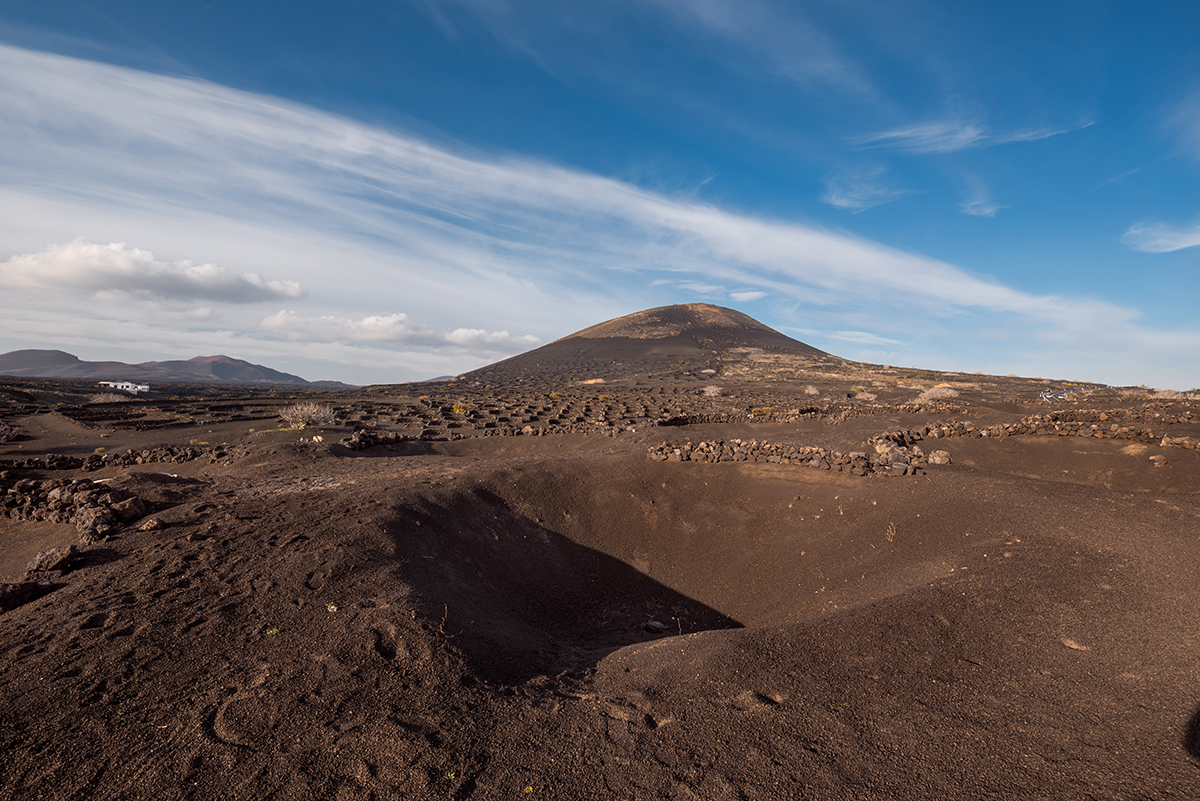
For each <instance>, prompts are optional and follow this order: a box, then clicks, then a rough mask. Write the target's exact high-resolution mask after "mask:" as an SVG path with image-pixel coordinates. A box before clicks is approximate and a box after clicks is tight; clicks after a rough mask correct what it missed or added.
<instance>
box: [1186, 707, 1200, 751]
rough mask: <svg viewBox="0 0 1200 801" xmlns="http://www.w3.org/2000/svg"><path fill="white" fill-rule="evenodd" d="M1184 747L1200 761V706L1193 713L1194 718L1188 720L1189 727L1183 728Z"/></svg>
mask: <svg viewBox="0 0 1200 801" xmlns="http://www.w3.org/2000/svg"><path fill="white" fill-rule="evenodd" d="M1183 747H1184V749H1186V750H1187V752H1188V753H1189V754H1190V755H1191V757H1192V759H1195V760H1196V761H1197V762H1200V706H1198V707H1196V711H1195V712H1193V713H1192V719H1191V720H1189V721H1188V724H1187V727H1186V728H1185V729H1184V730H1183Z"/></svg>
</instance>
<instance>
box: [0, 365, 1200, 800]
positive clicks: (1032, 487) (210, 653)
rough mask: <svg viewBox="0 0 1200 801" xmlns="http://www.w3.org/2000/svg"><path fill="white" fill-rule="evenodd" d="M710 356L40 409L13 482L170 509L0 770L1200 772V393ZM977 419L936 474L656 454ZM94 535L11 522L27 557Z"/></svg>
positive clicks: (936, 781)
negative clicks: (718, 373) (870, 379)
mask: <svg viewBox="0 0 1200 801" xmlns="http://www.w3.org/2000/svg"><path fill="white" fill-rule="evenodd" d="M680 368H681V369H679V370H676V371H675V372H674V373H669V371H667V370H666V368H665V367H663V366H661V365H660V367H659V369H660V370H661V371H662V374H661V375H660V377H658V378H656V379H655V378H651V379H647V378H641V379H638V380H639V381H641V382H642V385H641V386H638V385H637V384H636V382H635V381H631V382H628V383H610V384H594V385H593V384H589V385H580V384H578V383H575V384H572V383H571V379H570V378H566V377H563V376H559V377H558V379H557V380H558V382H559V383H558V389H554V390H550V391H546V390H545V389H535V388H528V387H524V386H496V385H493V386H491V387H490V388H489V387H485V386H483V384H482V382H480V384H479V385H475V384H474V382H472V381H467V380H464V381H459V382H451V383H441V384H427V385H410V386H398V387H374V388H369V389H368V390H364V391H361V392H358V393H336V394H324V395H313V396H311V397H310V398H309V399H312V400H316V401H319V402H321V403H325V404H327V405H330V406H332V407H334V408H335V409H336V410H337V421H336V422H335V423H334V424H332V425H328V426H324V427H321V428H308V429H304V430H288V429H281V428H280V427H279V422H278V419H277V416H276V415H277V414H278V412H279V411H280V410H281V408H282V407H283V406H285V405H286V404H289V403H292V402H293V400H291V399H283V398H267V397H261V396H259V397H241V398H237V397H226V398H213V397H209V398H201V397H195V396H186V395H185V394H184V393H182V392H181V393H180V395H179V397H178V398H177V399H176V400H175V401H163V402H161V403H159V404H158V405H155V404H154V403H153V402H140V401H139V402H138V405H137V406H136V410H137V411H139V412H141V413H142V414H143V417H140V418H130V419H126V418H119V417H118V418H113V419H112V420H110V421H109V422H112V423H114V424H113V425H109V424H108V423H106V422H105V421H104V420H97V419H85V418H87V415H86V414H84V413H82V412H80V413H76V412H77V411H78V410H87V409H88V407H86V406H84V407H74V406H69V405H66V406H60V407H58V408H57V410H55V411H43V412H39V413H33V412H32V411H30V410H29V409H28V408H27V406H26V405H22V404H18V403H17V402H16V401H14V402H12V403H10V404H9V406H8V407H6V408H7V416H6V417H4V419H5V420H6V421H7V422H9V423H12V424H15V425H16V426H18V427H19V428H20V430H21V431H22V432H23V433H24V437H23V438H21V439H17V440H14V441H11V442H8V443H5V444H0V470H3V473H0V485H2V486H3V487H4V489H5V490H7V489H10V488H11V489H16V488H17V486H18V485H17V483H16V482H18V481H21V480H24V479H33V480H36V481H37V482H41V481H44V480H50V479H71V480H82V479H89V480H92V481H103V482H105V484H104V486H106V487H108V488H110V489H120V488H124V489H127V490H128V491H129V492H132V493H134V494H136V495H137V496H138V497H140V498H141V499H142V500H143V501H144V503H145V505H146V507H147V508H146V513H145V515H143V516H142V517H140V518H139V519H136V520H130V521H128V522H126V523H122V524H121V525H120V526H119V527H117V528H116V529H115V530H114V531H112V532H110V536H108V538H107V539H104V540H103V541H100V542H96V543H94V544H91V545H88V546H86V547H83V548H81V552H80V554H79V555H78V556H76V557H74V560H73V561H72V562H70V563H68V565H67V566H66V569H65V571H54V572H53V573H49V574H40V575H33V576H30V577H29V580H30V581H42V582H44V586H42V588H41V589H40V590H39V592H40V593H41V595H40V597H37V598H36V599H34V600H32V601H29V602H27V603H24V604H21V605H18V606H16V607H15V608H13V609H11V610H10V611H7V612H5V613H4V614H2V615H0V651H2V653H3V662H2V663H0V664H2V667H0V744H2V747H3V752H4V755H5V758H4V759H3V760H2V761H0V797H3V798H22V799H23V798H54V799H68V798H80V799H82V798H100V799H136V798H146V799H151V798H153V799H162V798H203V799H217V798H220V799H243V798H244V799H250V798H279V799H309V798H335V799H357V798H362V799H368V798H379V799H390V798H430V799H437V798H452V799H475V800H477V801H478V800H481V799H507V798H554V799H611V798H629V799H706V800H707V799H785V798H786V799H790V798H820V799H927V798H971V799H1002V798H1003V799H1007V798H1044V799H1098V798H1104V799H1140V798H1147V799H1160V798H1162V799H1166V798H1172V799H1193V798H1197V797H1200V657H1198V653H1200V648H1198V646H1200V640H1198V638H1200V589H1198V588H1197V582H1196V577H1197V576H1200V498H1198V491H1197V488H1198V487H1200V451H1197V450H1195V449H1193V448H1192V447H1189V446H1188V445H1187V444H1186V443H1187V441H1188V440H1189V438H1190V439H1191V440H1192V441H1193V442H1194V440H1195V439H1196V438H1197V437H1200V403H1197V402H1196V401H1193V400H1188V399H1186V398H1178V399H1164V398H1150V397H1145V396H1136V395H1133V394H1125V395H1120V394H1119V393H1117V392H1116V391H1109V390H1106V389H1104V388H1098V387H1085V388H1080V387H1078V386H1074V387H1072V386H1066V385H1057V384H1056V385H1050V389H1052V390H1054V391H1062V392H1070V393H1073V397H1076V399H1075V400H1050V401H1045V400H1038V395H1039V393H1040V392H1042V391H1044V390H1045V389H1046V388H1047V384H1045V383H1043V382H1041V381H1033V380H1022V379H998V378H992V377H986V376H971V377H963V376H954V375H944V376H941V377H940V378H942V379H944V382H945V383H956V384H958V385H959V387H960V388H959V390H958V391H959V395H958V397H953V398H944V399H942V400H939V401H937V402H930V403H926V404H925V405H915V404H912V403H903V402H902V401H904V400H909V401H911V400H913V399H914V396H916V395H917V394H918V392H919V391H920V390H919V389H917V388H905V387H904V386H901V385H909V386H912V382H914V381H917V380H919V377H918V376H915V373H914V374H908V375H897V374H896V373H895V372H894V368H880V371H879V372H878V373H877V378H878V381H877V382H876V383H878V386H870V385H869V386H867V387H865V388H864V387H863V386H862V382H863V380H864V379H863V377H862V375H861V374H860V375H856V376H853V377H850V378H848V379H846V380H843V381H842V383H837V381H835V380H834V379H833V378H832V377H829V375H828V374H824V375H825V378H820V377H819V376H817V375H816V374H814V375H812V376H809V377H808V378H807V379H805V380H801V381H797V382H792V383H789V382H787V381H782V380H777V379H770V378H765V377H762V376H757V377H751V378H750V379H746V380H744V381H731V380H725V379H721V378H715V379H708V380H710V381H712V383H714V384H720V385H721V387H722V391H723V394H722V395H721V396H719V397H714V396H712V395H706V394H705V393H704V392H703V384H700V385H697V380H696V379H695V378H694V377H693V376H691V375H690V374H689V373H688V371H687V367H686V366H680ZM926 377H928V376H926ZM539 380H540V381H542V382H544V383H547V384H549V383H552V382H553V381H554V380H555V379H554V377H553V376H541V377H540V379H539ZM814 386H816V387H817V389H818V394H816V395H814V394H812V393H810V392H809V391H808V389H809V388H810V387H814ZM855 389H858V390H859V391H858V392H855ZM864 389H871V390H873V391H872V392H871V394H873V395H876V396H877V397H876V399H875V400H873V401H865V400H863V399H861V397H860V396H861V395H862V394H863V391H864ZM848 395H851V396H855V397H854V398H849V397H847V396H848ZM765 410H769V411H765ZM1101 413H1103V414H1104V415H1105V418H1104V420H1103V423H1094V424H1090V425H1094V426H1095V428H1092V427H1090V426H1089V425H1087V424H1085V425H1084V426H1083V428H1084V429H1086V430H1085V431H1084V432H1083V433H1080V430H1079V429H1078V428H1076V427H1072V425H1070V424H1064V423H1063V422H1062V420H1064V419H1065V418H1067V417H1072V416H1075V417H1079V416H1083V417H1088V416H1091V417H1090V418H1089V419H1097V420H1099V419H1100V418H1099V417H1096V415H1099V414H1101ZM1033 415H1041V416H1042V417H1043V418H1053V419H1052V420H1051V422H1049V423H1045V422H1043V423H1039V425H1041V429H1039V432H1038V433H1030V434H1020V435H1012V436H1007V435H1006V436H995V437H993V436H988V437H983V436H981V430H982V429H984V428H989V427H992V428H991V429H990V430H992V431H994V430H999V429H997V428H995V427H1002V426H1005V425H1014V424H1018V423H1020V422H1021V421H1022V420H1027V419H1030V418H1031V416H1033ZM1134 418H1136V420H1135V419H1134ZM136 420H142V421H146V420H150V421H154V422H155V425H154V426H151V427H142V428H140V429H139V428H138V426H137V425H135V424H134V423H135V422H136ZM1118 420H1119V421H1120V425H1118V423H1117V422H1111V423H1110V421H1118ZM660 421H661V422H666V423H670V425H659V424H658V423H659V422H660ZM962 421H966V422H968V423H970V424H971V425H970V426H968V427H964V429H963V430H964V431H966V430H967V428H970V429H971V431H970V432H968V433H964V434H963V435H961V436H952V437H949V438H944V439H935V438H933V437H932V436H929V437H926V438H924V439H922V440H921V441H920V442H918V443H917V444H918V445H919V446H920V447H922V448H923V449H924V451H925V453H929V452H932V451H933V450H935V449H945V450H946V451H948V452H949V453H950V454H951V455H952V463H951V464H950V465H942V466H935V465H925V466H922V467H920V468H919V469H917V470H916V471H915V472H916V474H915V475H905V476H899V477H884V476H882V475H868V476H865V477H860V476H856V475H852V474H850V473H848V472H838V471H836V470H833V469H812V468H808V467H804V466H801V465H799V464H784V463H778V464H776V463H766V462H754V461H749V460H747V461H730V462H721V463H715V464H707V463H703V464H702V463H697V462H691V461H682V462H672V461H655V460H653V459H651V458H649V456H648V451H649V449H650V448H651V447H653V446H657V445H659V444H661V443H663V442H668V443H672V444H674V445H683V444H684V443H686V442H688V441H691V442H693V443H698V442H700V441H702V440H708V441H712V440H717V439H721V440H724V441H726V442H727V443H728V442H730V441H731V440H733V439H743V440H746V441H749V440H751V439H753V440H755V441H760V442H761V441H764V440H766V441H769V442H773V443H784V444H792V445H805V444H807V445H818V446H821V447H824V448H828V449H831V450H839V451H843V450H855V449H860V448H863V447H864V445H863V444H864V442H865V441H866V440H867V439H869V438H870V437H873V436H875V435H877V434H881V433H883V432H885V431H892V430H896V429H904V430H910V431H911V430H915V429H918V428H920V429H922V430H924V427H926V426H935V427H936V426H940V425H946V424H949V423H952V422H962ZM1055 426H1058V428H1057V429H1056V428H1055ZM1122 427H1124V428H1125V429H1126V431H1125V432H1124V433H1122V431H1121V430H1120V429H1121V428H1122ZM355 430H361V431H367V432H374V436H375V437H376V439H379V440H384V439H390V441H388V442H384V444H376V445H366V446H363V445H362V443H363V442H364V440H363V437H364V435H363V434H359V435H358V441H357V442H356V441H355V440H353V439H352V438H351V434H352V433H353V432H354V431H355ZM1147 433H1149V436H1146V434H1147ZM314 436H316V437H320V440H318V441H314ZM1163 437H1167V438H1168V439H1169V440H1171V441H1174V442H1177V443H1183V444H1167V445H1163V444H1162V438H1163ZM343 440H345V443H343ZM98 448H103V449H104V452H103V453H104V454H115V455H117V456H115V457H111V458H110V459H109V460H108V461H107V462H104V463H100V462H98V461H96V460H93V461H92V462H91V463H89V467H90V468H94V469H87V470H84V469H81V468H78V467H66V468H64V469H49V468H48V467H47V463H46V462H45V460H44V457H45V456H46V455H47V454H65V455H68V456H74V457H76V458H78V459H80V460H85V459H86V458H87V457H88V456H91V455H93V454H95V451H96V449H98ZM189 448H190V449H192V450H194V451H196V452H197V453H200V454H201V455H200V456H197V457H190V456H187V454H188V453H190V451H188V450H187V449H189ZM128 449H133V450H134V453H130V454H128V456H126V455H125V454H126V451H127V450H128ZM218 454H223V455H218ZM95 455H96V456H97V457H99V456H100V454H95ZM139 457H140V458H142V463H140V464H139V463H137V459H138V458H139ZM184 457H187V458H184ZM1151 457H1161V458H1156V459H1154V460H1152V459H1151ZM162 458H170V459H172V460H173V461H153V460H154V459H162ZM1156 465H1159V466H1156ZM20 486H28V485H20ZM9 494H10V495H13V493H9ZM13 497H15V496H13ZM22 497H25V496H22ZM12 508H15V507H6V509H7V510H9V511H11V509H12ZM151 519H153V520H156V521H158V527H157V528H149V527H147V526H146V522H147V521H148V520H151ZM143 529H147V530H143ZM78 538H79V532H78V531H77V530H76V527H75V526H73V525H69V524H65V523H54V522H48V521H46V520H42V521H38V520H20V519H16V518H14V517H12V516H11V515H10V516H9V517H4V518H0V557H2V559H0V580H3V581H9V582H13V581H20V580H22V579H24V578H25V573H24V569H23V565H24V563H25V562H27V561H28V559H29V558H30V557H31V556H32V555H33V554H36V553H37V552H38V551H40V550H46V549H47V548H50V547H54V546H58V545H68V544H71V543H76V542H77V540H78Z"/></svg>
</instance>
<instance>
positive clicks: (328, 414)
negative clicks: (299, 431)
mask: <svg viewBox="0 0 1200 801" xmlns="http://www.w3.org/2000/svg"><path fill="white" fill-rule="evenodd" d="M279 419H281V420H283V422H285V423H287V424H288V425H289V426H291V427H292V428H304V427H305V426H330V425H333V423H334V419H335V417H334V413H333V407H332V406H326V405H325V404H323V403H316V402H315V401H301V402H300V403H294V404H292V405H291V406H288V407H287V408H285V409H283V410H282V411H280V412H279Z"/></svg>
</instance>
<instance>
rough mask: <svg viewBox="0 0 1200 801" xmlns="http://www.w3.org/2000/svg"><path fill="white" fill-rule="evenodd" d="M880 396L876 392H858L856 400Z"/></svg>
mask: <svg viewBox="0 0 1200 801" xmlns="http://www.w3.org/2000/svg"><path fill="white" fill-rule="evenodd" d="M878 397H879V396H878V395H876V394H875V393H874V392H856V393H855V394H854V399H855V400H865V401H873V400H875V399H876V398H878Z"/></svg>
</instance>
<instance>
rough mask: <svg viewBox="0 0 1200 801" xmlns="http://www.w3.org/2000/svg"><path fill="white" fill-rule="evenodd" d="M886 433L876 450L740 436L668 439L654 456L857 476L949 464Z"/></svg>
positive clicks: (942, 456)
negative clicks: (845, 450)
mask: <svg viewBox="0 0 1200 801" xmlns="http://www.w3.org/2000/svg"><path fill="white" fill-rule="evenodd" d="M895 437H897V435H891V434H887V435H883V436H879V437H874V438H872V439H871V440H870V441H868V445H869V446H870V447H871V448H872V451H870V452H868V451H854V452H851V453H841V452H839V451H832V450H827V449H825V448H818V447H812V446H804V445H778V444H773V443H769V442H759V441H758V440H750V441H749V442H746V441H744V440H740V439H734V440H730V441H729V442H725V441H724V440H717V441H715V442H701V443H699V444H697V445H693V444H692V443H690V442H689V443H686V444H684V445H671V444H668V443H666V442H664V443H662V444H661V445H658V446H655V447H653V448H650V452H649V455H650V458H651V459H654V460H655V461H659V462H707V463H714V462H767V463H769V464H792V465H799V466H802V467H810V468H813V469H817V470H832V471H834V472H844V473H851V474H852V475H856V476H867V475H881V476H911V475H916V474H917V473H919V472H921V471H922V469H923V468H924V467H925V466H926V465H928V464H949V463H950V454H948V453H946V452H945V451H936V452H934V453H933V454H931V455H930V456H926V455H925V452H924V451H922V450H921V448H920V446H918V445H916V444H914V443H913V442H912V441H907V437H903V436H899V437H898V438H895Z"/></svg>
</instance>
